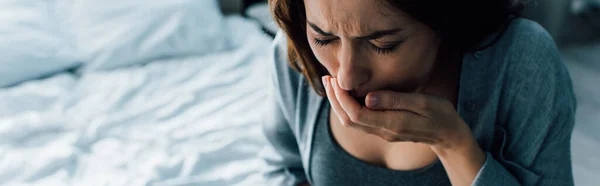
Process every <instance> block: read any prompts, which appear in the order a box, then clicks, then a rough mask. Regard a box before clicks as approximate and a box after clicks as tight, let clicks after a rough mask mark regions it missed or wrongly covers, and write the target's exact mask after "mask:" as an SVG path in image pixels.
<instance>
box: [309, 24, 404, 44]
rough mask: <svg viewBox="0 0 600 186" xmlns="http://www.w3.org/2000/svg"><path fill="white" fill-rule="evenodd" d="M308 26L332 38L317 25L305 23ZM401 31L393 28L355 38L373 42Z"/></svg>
mask: <svg viewBox="0 0 600 186" xmlns="http://www.w3.org/2000/svg"><path fill="white" fill-rule="evenodd" d="M307 22H308V25H309V26H310V27H311V28H312V29H313V30H314V31H315V32H317V33H319V34H321V35H324V36H334V35H333V34H332V33H329V32H325V31H323V30H322V29H321V28H319V27H318V26H317V25H315V24H314V23H311V22H310V21H307ZM400 31H402V29H400V28H394V29H389V30H378V31H375V32H372V33H370V34H368V35H366V36H358V37H355V38H357V39H364V40H374V39H379V38H382V37H383V36H388V35H392V34H395V33H397V32H400Z"/></svg>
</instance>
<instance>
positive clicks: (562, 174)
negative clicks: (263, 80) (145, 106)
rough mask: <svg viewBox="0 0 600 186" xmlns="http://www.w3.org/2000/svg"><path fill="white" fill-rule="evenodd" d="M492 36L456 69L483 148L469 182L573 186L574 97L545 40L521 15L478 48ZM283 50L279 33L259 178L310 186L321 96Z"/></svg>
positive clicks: (461, 98) (461, 107) (461, 99)
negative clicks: (480, 163) (481, 161)
mask: <svg viewBox="0 0 600 186" xmlns="http://www.w3.org/2000/svg"><path fill="white" fill-rule="evenodd" d="M496 36H499V37H500V38H499V40H498V41H497V42H494V44H493V45H492V46H491V47H488V48H486V49H484V50H480V51H477V52H473V53H467V54H465V55H464V57H463V63H462V66H461V74H460V86H459V92H458V104H457V111H458V113H459V114H460V116H461V118H462V119H463V120H464V121H465V122H466V123H467V124H468V125H469V127H470V128H471V131H472V132H473V136H474V137H475V138H476V139H477V142H478V144H479V146H480V147H481V148H482V149H483V150H484V151H485V152H486V160H485V162H484V165H483V166H482V168H481V169H480V170H479V173H478V175H477V176H476V178H475V181H474V183H473V185H549V186H552V185H561V186H562V185H573V176H572V170H571V154H570V139H571V133H572V130H573V125H574V113H575V108H576V101H575V97H574V94H573V88H572V85H571V79H570V77H569V74H568V72H567V70H566V68H565V66H564V64H563V62H562V60H561V58H560V55H559V53H558V51H557V49H556V46H555V44H554V42H553V40H552V38H551V37H550V36H549V35H548V33H547V32H546V31H545V30H544V29H543V28H542V27H541V26H540V25H538V24H537V23H535V22H532V21H529V20H526V19H522V18H518V19H515V20H514V21H512V23H511V24H510V25H509V27H508V28H507V30H506V31H505V32H504V33H502V34H499V33H496V34H494V35H492V36H489V38H488V39H486V40H485V41H483V42H482V43H481V46H484V45H487V44H490V43H492V40H493V38H496ZM286 47H287V44H286V37H285V36H284V34H282V33H279V34H278V35H277V37H276V38H275V41H274V50H275V51H274V58H273V65H272V68H271V69H270V71H271V77H272V78H271V79H270V81H271V82H270V84H271V87H270V92H271V93H272V96H273V98H274V99H273V101H272V102H268V103H266V104H269V105H270V107H269V108H270V110H269V114H268V115H265V120H264V123H263V131H264V133H265V136H266V138H267V141H268V143H267V145H266V146H265V148H264V149H263V151H262V152H261V157H262V158H263V159H264V160H265V164H266V166H265V169H264V175H265V178H266V179H267V180H268V181H269V182H271V184H270V185H296V184H298V183H301V182H307V181H308V182H309V183H311V184H314V180H313V178H312V176H311V175H313V174H312V173H311V171H313V170H314V169H313V168H312V167H311V164H310V162H311V159H312V158H313V153H311V152H312V150H313V147H314V144H315V143H317V142H316V141H315V140H317V139H316V138H314V136H315V131H316V130H315V126H316V123H317V119H318V115H319V111H320V108H321V107H322V104H323V102H325V101H327V100H326V99H325V98H323V97H320V96H318V95H317V94H316V93H315V92H314V90H313V89H312V88H311V87H310V86H309V85H308V84H307V81H306V79H305V78H304V77H303V76H302V75H301V74H299V73H298V72H295V71H294V70H292V69H291V68H290V67H289V66H288V61H287V48H286ZM318 140H321V139H318ZM339 171H344V170H339Z"/></svg>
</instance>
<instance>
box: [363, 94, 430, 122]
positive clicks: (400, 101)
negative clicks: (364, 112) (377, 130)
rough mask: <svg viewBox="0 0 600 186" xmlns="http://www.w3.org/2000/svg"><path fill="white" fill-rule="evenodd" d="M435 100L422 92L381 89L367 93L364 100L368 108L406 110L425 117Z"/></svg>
mask: <svg viewBox="0 0 600 186" xmlns="http://www.w3.org/2000/svg"><path fill="white" fill-rule="evenodd" d="M435 101H436V100H433V99H431V98H429V97H428V96H426V95H424V94H418V93H402V92H394V91H389V90H382V91H375V92H370V93H369V94H367V97H366V101H365V102H366V105H367V108H369V109H374V110H406V111H411V112H414V113H416V114H419V115H422V116H426V117H427V116H429V109H431V105H432V104H434V102H435Z"/></svg>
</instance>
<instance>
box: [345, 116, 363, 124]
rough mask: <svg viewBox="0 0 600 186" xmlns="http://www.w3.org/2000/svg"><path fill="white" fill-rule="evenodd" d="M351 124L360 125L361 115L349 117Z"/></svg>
mask: <svg viewBox="0 0 600 186" xmlns="http://www.w3.org/2000/svg"><path fill="white" fill-rule="evenodd" d="M348 118H349V120H350V122H354V123H359V121H360V114H351V115H349V116H348Z"/></svg>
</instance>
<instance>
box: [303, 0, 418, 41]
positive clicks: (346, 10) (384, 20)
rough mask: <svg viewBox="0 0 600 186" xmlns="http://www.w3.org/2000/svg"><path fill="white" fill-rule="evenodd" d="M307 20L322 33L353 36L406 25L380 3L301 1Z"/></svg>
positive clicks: (372, 0)
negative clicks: (322, 31)
mask: <svg viewBox="0 0 600 186" xmlns="http://www.w3.org/2000/svg"><path fill="white" fill-rule="evenodd" d="M304 5H305V9H306V18H307V20H308V21H309V22H311V23H314V24H316V25H317V26H318V27H320V28H321V29H323V30H324V31H327V32H331V33H334V34H337V35H346V36H354V35H361V34H364V33H369V32H372V31H375V30H385V29H390V28H391V27H394V26H395V27H398V26H399V25H406V24H409V23H410V21H409V19H408V16H407V15H406V14H404V13H403V12H402V11H399V10H396V9H393V8H390V7H388V6H387V4H386V3H384V2H383V1H382V0H304Z"/></svg>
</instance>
